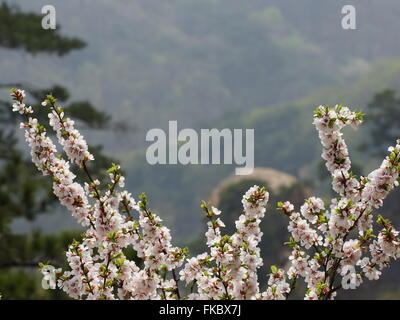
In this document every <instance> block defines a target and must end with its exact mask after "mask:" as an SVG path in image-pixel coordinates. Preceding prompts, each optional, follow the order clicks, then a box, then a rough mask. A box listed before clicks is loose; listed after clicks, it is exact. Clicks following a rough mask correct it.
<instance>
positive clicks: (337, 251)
mask: <svg viewBox="0 0 400 320" xmlns="http://www.w3.org/2000/svg"><path fill="white" fill-rule="evenodd" d="M12 97H13V100H14V104H13V111H15V112H19V113H20V114H22V115H23V116H24V117H25V121H24V122H22V123H21V128H23V129H25V138H26V140H27V142H28V144H29V146H30V148H31V156H32V160H33V162H34V164H35V165H36V166H37V168H38V169H39V170H40V171H41V172H42V173H43V174H44V175H50V176H51V177H52V179H53V191H54V193H55V195H56V196H57V197H58V199H59V201H60V203H61V204H62V205H64V206H65V207H66V208H67V209H68V210H69V211H70V212H71V214H72V215H73V216H74V217H75V218H76V219H77V221H78V222H79V223H80V224H81V225H82V226H84V227H85V228H86V231H85V233H84V235H83V236H82V239H81V240H80V241H75V240H74V241H73V243H72V244H71V245H70V246H69V247H68V251H67V253H66V256H67V261H68V265H69V269H68V270H66V271H62V270H61V269H54V268H52V269H51V270H55V271H54V272H55V275H54V276H55V277H56V279H57V287H58V288H61V289H62V290H64V291H65V292H66V293H67V294H68V295H69V296H70V297H72V298H75V299H162V300H168V299H258V300H260V299H268V300H269V299H282V300H283V299H287V298H288V297H289V295H290V294H291V292H292V290H293V288H294V287H295V286H296V283H297V281H299V280H301V279H302V280H303V281H304V283H305V285H306V287H307V289H306V292H305V295H304V297H305V299H310V300H312V299H333V298H334V297H335V296H336V294H337V291H338V290H339V289H342V288H343V289H355V288H357V287H358V286H359V285H360V284H361V283H362V282H363V281H364V280H366V279H368V280H377V279H379V277H380V275H381V273H382V269H384V268H385V267H387V266H389V264H390V262H391V260H392V259H397V258H399V257H400V238H399V232H398V231H397V230H396V229H395V228H394V227H393V226H392V224H391V222H390V221H389V220H387V219H384V218H383V217H381V216H379V217H378V219H377V220H376V225H377V226H379V227H380V228H381V230H380V231H378V233H377V234H375V233H374V225H375V222H374V218H373V211H374V210H375V209H378V208H380V207H381V206H382V205H383V200H384V199H385V198H386V196H387V195H388V193H389V192H390V191H391V190H392V189H393V188H394V187H396V186H397V185H398V179H399V171H400V165H399V162H400V140H398V141H397V144H396V145H395V146H394V147H391V148H389V155H388V156H387V157H386V159H385V160H384V161H383V162H382V164H381V166H380V167H379V168H378V169H377V170H375V171H373V172H372V173H370V174H369V175H368V176H367V177H360V178H359V179H357V177H356V176H354V175H353V174H352V172H351V161H350V158H349V152H348V148H347V146H346V143H345V141H344V139H343V134H342V132H341V130H342V129H343V128H344V127H346V126H349V125H351V126H353V127H357V126H358V125H359V124H360V123H361V122H362V114H361V113H357V112H352V111H351V110H349V109H348V108H347V107H344V106H341V105H338V106H335V107H334V108H329V107H325V106H321V107H319V108H318V109H317V110H316V112H315V115H314V125H315V126H316V128H317V130H318V132H319V137H320V139H321V142H322V146H323V153H322V157H323V159H324V160H325V161H326V166H327V169H328V170H329V172H330V173H331V175H332V187H333V189H334V190H335V191H336V192H337V193H338V197H337V198H334V199H332V200H331V201H330V203H328V202H326V201H325V202H324V201H323V200H322V199H320V198H317V197H311V198H309V199H307V200H306V201H305V203H304V205H302V206H301V207H300V210H299V211H296V210H295V207H294V206H293V205H292V204H291V203H290V202H284V203H278V208H279V209H280V210H281V211H282V213H283V214H284V215H286V216H287V217H288V231H289V233H290V240H289V241H288V242H287V243H286V244H287V245H288V246H289V247H290V248H291V254H290V256H289V257H288V265H287V266H284V267H282V268H278V267H276V266H272V267H271V273H270V274H269V279H268V284H267V286H266V288H260V284H259V279H258V277H259V274H258V270H259V268H260V267H261V266H262V264H263V261H262V258H261V253H260V249H259V243H260V241H261V238H262V232H261V230H260V222H261V219H262V218H264V215H265V212H266V209H265V206H266V204H267V202H268V199H269V194H268V192H267V191H266V190H265V189H264V188H262V187H258V186H254V187H252V188H250V189H249V190H248V191H247V192H246V194H245V195H244V196H243V198H242V204H243V214H242V215H241V216H240V217H239V218H238V220H237V221H236V223H235V224H236V232H235V233H233V234H232V235H228V234H223V227H224V226H225V225H224V223H223V221H222V220H221V218H220V216H221V212H220V211H219V210H218V209H217V208H215V207H213V206H211V205H209V204H207V203H205V202H204V203H203V204H202V209H203V211H204V212H205V215H206V217H207V219H208V222H207V232H206V234H205V236H206V243H207V246H208V249H209V250H208V252H205V253H202V254H199V255H197V256H195V257H190V256H189V254H188V250H187V249H186V248H179V247H175V246H173V244H172V239H171V234H170V230H169V229H168V228H167V227H165V226H164V225H163V223H162V220H161V218H160V217H159V216H158V215H156V214H155V213H154V212H153V211H152V210H150V209H149V207H148V201H147V198H146V196H145V195H144V194H142V195H141V196H140V197H139V201H135V200H134V199H133V197H132V195H131V194H130V193H129V192H127V191H125V190H124V189H123V188H124V177H123V175H122V173H121V168H120V166H119V165H115V164H114V165H112V167H111V168H110V169H109V170H108V173H109V177H110V182H109V183H103V184H102V183H101V182H100V181H98V180H94V179H93V178H92V175H91V174H90V172H89V170H88V166H87V162H89V161H92V160H94V157H93V155H92V154H91V153H90V151H89V148H88V145H87V143H86V141H85V139H84V138H83V136H82V135H81V134H80V133H79V131H78V130H77V129H76V128H75V124H74V121H72V120H71V119H69V118H65V115H64V110H63V109H62V108H61V107H60V106H58V105H57V100H56V99H55V98H54V97H52V96H50V95H49V96H47V97H46V99H45V100H44V101H43V103H42V107H43V108H48V110H49V125H50V128H52V129H53V130H54V132H55V134H56V136H57V138H58V143H59V144H60V146H61V147H62V149H63V153H61V154H58V153H57V149H56V146H55V145H54V144H53V142H52V140H51V138H50V137H49V136H48V134H47V132H46V129H45V127H44V126H43V125H41V124H40V123H39V122H38V120H37V119H36V118H33V117H32V114H33V108H32V107H26V106H25V103H24V100H25V98H26V95H25V92H24V91H22V90H18V89H14V90H13V93H12ZM63 156H66V159H67V160H65V159H63ZM72 166H75V167H78V168H80V169H81V170H82V171H83V172H84V173H85V174H86V176H87V182H86V183H85V184H84V185H81V184H79V183H78V182H76V181H75V175H74V174H73V173H72V171H71V168H73V167H72ZM132 252H134V254H133V255H132ZM42 267H43V268H42V270H43V274H44V275H45V278H46V279H48V278H49V274H48V270H49V268H48V266H46V265H43V266H42Z"/></svg>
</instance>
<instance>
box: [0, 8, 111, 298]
mask: <svg viewBox="0 0 400 320" xmlns="http://www.w3.org/2000/svg"><path fill="white" fill-rule="evenodd" d="M41 19H42V16H40V15H38V14H35V13H24V12H21V11H20V9H19V8H18V7H16V6H9V5H8V4H6V3H2V4H1V5H0V47H3V48H8V49H11V50H22V51H24V52H28V53H30V54H33V55H36V54H41V53H47V54H56V55H59V56H63V55H65V54H67V53H69V52H71V51H73V50H78V49H81V48H83V47H85V46H86V44H85V43H84V42H83V41H82V40H80V39H77V38H69V37H65V36H62V35H60V27H59V26H58V28H57V29H56V30H43V29H42V28H41ZM11 87H23V88H24V89H26V90H29V94H30V95H31V97H30V99H29V100H30V102H32V105H33V106H35V105H39V106H40V102H41V101H42V99H43V98H44V97H45V95H46V94H47V93H52V94H53V95H54V96H57V98H58V101H59V102H62V103H63V104H64V105H65V108H64V109H65V110H66V112H67V113H68V114H69V115H71V116H72V117H74V118H75V119H77V120H79V121H80V122H81V123H82V125H84V126H86V127H87V128H93V129H105V128H108V127H109V125H110V124H111V118H110V116H109V115H107V114H105V113H103V112H100V111H98V110H97V109H96V108H95V107H94V106H92V105H91V104H90V102H87V101H82V102H72V103H68V102H69V98H70V97H69V93H68V91H67V90H66V89H65V88H63V87H61V86H57V85H55V86H53V87H52V88H45V89H38V88H32V87H31V86H29V85H27V84H24V83H12V84H10V83H6V84H0V89H4V92H5V91H6V89H7V91H9V89H10V88H11ZM7 98H8V97H7V96H5V98H4V100H0V212H1V214H0V269H1V272H0V274H1V275H0V292H1V293H2V296H3V299H48V298H53V299H59V298H65V296H63V295H62V294H60V292H54V291H52V290H51V291H45V290H43V289H42V288H41V277H40V275H39V274H38V272H37V268H38V262H40V261H52V262H53V263H54V264H56V265H61V264H63V262H64V260H65V259H64V258H65V256H64V254H63V252H64V251H65V250H66V248H67V246H68V244H69V243H70V242H72V239H73V238H78V237H79V231H75V232H61V233H52V234H47V233H43V232H40V231H35V232H32V233H30V234H16V233H15V232H13V230H12V228H11V226H10V224H11V222H12V221H13V220H14V219H15V218H17V217H23V218H26V219H28V220H30V221H32V220H34V219H35V218H36V216H37V215H38V214H39V213H40V214H42V213H49V212H51V211H54V209H55V208H56V207H55V206H56V205H55V202H54V200H55V197H54V196H53V194H52V188H51V182H50V181H48V179H45V178H43V177H42V176H41V174H40V173H39V172H38V171H37V170H36V168H35V167H34V166H33V165H32V163H31V159H30V157H29V156H27V154H26V152H24V151H21V150H20V149H19V147H18V136H17V130H18V120H17V119H16V117H15V115H14V114H13V112H11V107H10V100H9V99H7ZM36 111H37V112H36V115H37V116H38V118H39V120H40V121H41V122H42V123H47V122H48V118H47V111H46V110H45V108H43V107H39V108H37V110H36ZM48 132H49V133H50V132H51V130H49V131H48ZM91 151H92V153H93V154H94V155H95V157H96V169H95V168H91V169H92V172H93V175H94V176H95V177H99V176H100V175H101V172H104V170H103V169H105V168H106V167H107V165H109V164H110V163H111V162H115V161H114V160H112V159H110V158H108V157H106V156H104V155H103V154H102V153H101V148H100V147H99V146H97V147H92V148H91ZM78 179H82V177H79V176H78Z"/></svg>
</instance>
